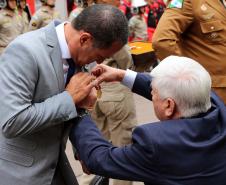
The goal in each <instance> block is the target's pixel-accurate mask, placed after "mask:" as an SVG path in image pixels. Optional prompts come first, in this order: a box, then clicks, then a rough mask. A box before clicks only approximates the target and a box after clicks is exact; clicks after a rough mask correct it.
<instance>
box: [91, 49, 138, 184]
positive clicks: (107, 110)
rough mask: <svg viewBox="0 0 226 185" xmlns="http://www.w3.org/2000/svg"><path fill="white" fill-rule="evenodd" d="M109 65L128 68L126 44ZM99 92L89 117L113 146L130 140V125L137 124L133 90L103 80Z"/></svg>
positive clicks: (118, 182) (123, 182)
mask: <svg viewBox="0 0 226 185" xmlns="http://www.w3.org/2000/svg"><path fill="white" fill-rule="evenodd" d="M104 64H107V65H109V66H111V67H115V68H119V69H128V68H130V67H131V66H132V58H131V55H130V53H129V50H128V46H125V47H123V48H122V49H121V50H120V51H119V52H117V53H116V54H115V55H114V56H113V58H112V59H108V60H105V61H104ZM101 90H102V96H101V98H100V99H98V100H97V102H96V105H95V107H94V110H93V112H92V118H93V119H94V120H95V122H96V124H97V126H98V128H99V129H100V130H101V132H102V134H103V135H104V137H105V138H106V139H108V140H110V141H111V142H112V144H113V145H116V146H124V145H127V144H130V143H131V137H132V129H133V128H134V127H135V126H136V124H137V120H136V111H135V104H134V99H133V93H132V92H131V91H130V90H129V89H128V88H127V87H125V86H123V85H121V83H119V82H113V83H103V84H102V85H101ZM113 184H114V185H131V184H132V182H129V181H120V180H113Z"/></svg>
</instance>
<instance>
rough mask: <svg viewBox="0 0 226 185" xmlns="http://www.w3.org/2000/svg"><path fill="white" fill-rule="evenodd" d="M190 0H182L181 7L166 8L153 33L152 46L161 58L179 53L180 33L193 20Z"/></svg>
mask: <svg viewBox="0 0 226 185" xmlns="http://www.w3.org/2000/svg"><path fill="white" fill-rule="evenodd" d="M193 19H194V17H193V12H192V5H191V2H190V0H184V1H183V6H182V8H167V9H166V10H165V12H164V13H163V15H162V17H161V19H160V21H159V23H158V26H157V28H156V30H155V33H154V35H153V40H152V44H153V48H154V50H155V53H156V55H157V57H158V58H159V59H160V60H162V59H164V58H166V57H167V56H170V55H179V56H180V55H181V48H180V42H181V35H182V34H183V33H184V32H185V31H186V29H187V28H188V27H189V26H190V25H191V24H192V22H193Z"/></svg>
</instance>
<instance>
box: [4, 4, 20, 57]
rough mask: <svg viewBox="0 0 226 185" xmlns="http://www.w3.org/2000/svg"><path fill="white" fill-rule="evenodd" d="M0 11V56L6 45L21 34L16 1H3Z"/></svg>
mask: <svg viewBox="0 0 226 185" xmlns="http://www.w3.org/2000/svg"><path fill="white" fill-rule="evenodd" d="M0 4H1V10H0V55H1V54H2V53H3V51H4V49H5V48H6V46H8V44H9V43H10V42H11V41H12V40H13V39H15V38H16V37H17V36H18V35H20V34H21V31H20V29H18V15H17V13H16V12H15V10H16V0H4V1H2V2H1V3H0Z"/></svg>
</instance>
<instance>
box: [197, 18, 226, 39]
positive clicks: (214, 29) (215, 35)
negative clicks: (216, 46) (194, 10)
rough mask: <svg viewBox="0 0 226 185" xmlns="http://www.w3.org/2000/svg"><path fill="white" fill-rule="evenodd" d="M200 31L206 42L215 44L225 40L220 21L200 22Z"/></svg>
mask: <svg viewBox="0 0 226 185" xmlns="http://www.w3.org/2000/svg"><path fill="white" fill-rule="evenodd" d="M200 26H201V31H202V34H203V36H204V38H205V39H206V40H207V41H208V42H210V43H211V42H212V43H216V42H223V41H224V40H225V34H226V32H225V31H224V25H223V23H222V22H221V21H220V20H211V21H206V22H201V23H200Z"/></svg>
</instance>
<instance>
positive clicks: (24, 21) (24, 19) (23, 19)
mask: <svg viewBox="0 0 226 185" xmlns="http://www.w3.org/2000/svg"><path fill="white" fill-rule="evenodd" d="M17 3H18V4H17V11H18V16H19V19H20V27H21V28H20V29H21V30H22V32H23V33H25V32H27V31H28V26H29V20H28V15H27V12H25V11H24V9H25V7H26V0H17Z"/></svg>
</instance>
